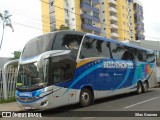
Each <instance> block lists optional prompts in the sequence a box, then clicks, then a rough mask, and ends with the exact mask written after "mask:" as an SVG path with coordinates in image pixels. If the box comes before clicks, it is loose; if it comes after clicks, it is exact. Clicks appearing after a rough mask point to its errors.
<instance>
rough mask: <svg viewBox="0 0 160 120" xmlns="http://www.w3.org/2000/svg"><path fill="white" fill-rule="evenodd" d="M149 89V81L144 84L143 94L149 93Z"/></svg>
mask: <svg viewBox="0 0 160 120" xmlns="http://www.w3.org/2000/svg"><path fill="white" fill-rule="evenodd" d="M148 88H149V86H148V83H147V81H144V83H143V92H144V93H146V92H148Z"/></svg>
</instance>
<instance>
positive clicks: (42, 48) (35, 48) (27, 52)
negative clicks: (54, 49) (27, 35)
mask: <svg viewBox="0 0 160 120" xmlns="http://www.w3.org/2000/svg"><path fill="white" fill-rule="evenodd" d="M53 39H54V34H46V35H42V36H39V37H36V38H34V39H32V40H31V41H30V42H28V43H27V44H26V46H25V47H24V50H23V53H22V56H21V58H22V59H25V58H31V57H34V56H37V55H40V54H42V53H43V52H46V51H49V50H51V45H52V42H53Z"/></svg>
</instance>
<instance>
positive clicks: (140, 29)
mask: <svg viewBox="0 0 160 120" xmlns="http://www.w3.org/2000/svg"><path fill="white" fill-rule="evenodd" d="M135 30H136V31H138V32H144V28H140V27H135Z"/></svg>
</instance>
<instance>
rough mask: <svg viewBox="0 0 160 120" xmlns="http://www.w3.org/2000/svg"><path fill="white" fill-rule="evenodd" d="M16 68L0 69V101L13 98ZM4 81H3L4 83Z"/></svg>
mask: <svg viewBox="0 0 160 120" xmlns="http://www.w3.org/2000/svg"><path fill="white" fill-rule="evenodd" d="M16 78H17V68H7V69H6V70H5V72H4V70H3V69H0V100H2V99H5V95H6V98H7V99H10V98H13V97H15V90H16ZM4 79H5V81H4Z"/></svg>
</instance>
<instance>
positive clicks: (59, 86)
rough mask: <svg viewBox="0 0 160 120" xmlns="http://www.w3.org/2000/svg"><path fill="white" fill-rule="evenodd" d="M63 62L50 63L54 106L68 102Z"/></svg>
mask: <svg viewBox="0 0 160 120" xmlns="http://www.w3.org/2000/svg"><path fill="white" fill-rule="evenodd" d="M65 70H66V68H65V64H64V63H61V62H54V63H51V69H50V77H51V82H52V84H53V103H54V107H56V106H62V105H67V104H68V93H66V94H64V93H65V91H66V90H67V87H66V86H65Z"/></svg>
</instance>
